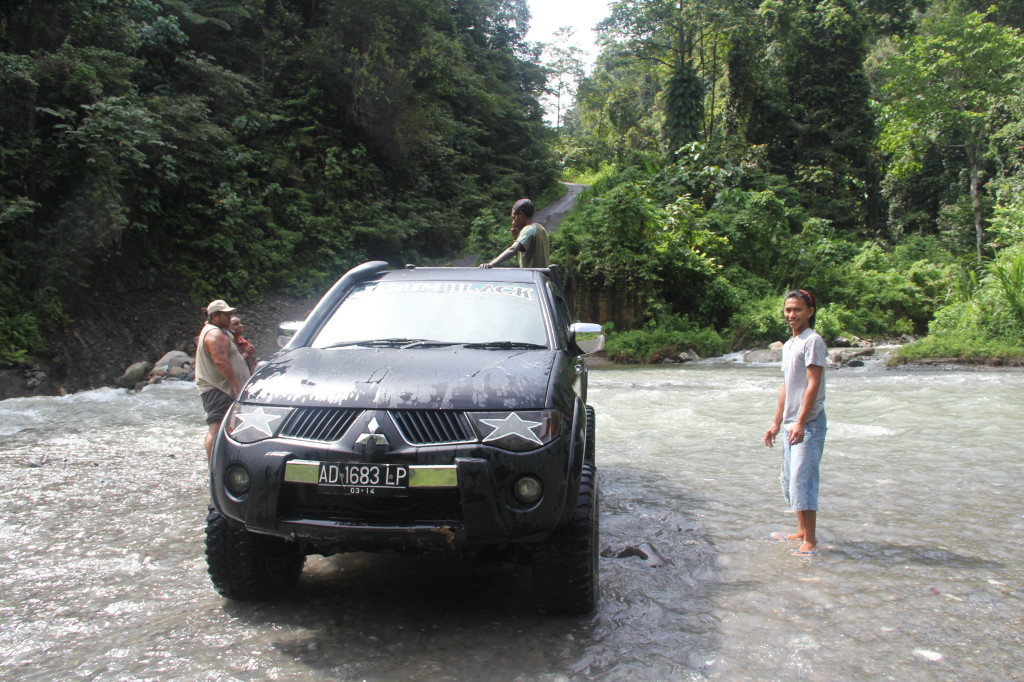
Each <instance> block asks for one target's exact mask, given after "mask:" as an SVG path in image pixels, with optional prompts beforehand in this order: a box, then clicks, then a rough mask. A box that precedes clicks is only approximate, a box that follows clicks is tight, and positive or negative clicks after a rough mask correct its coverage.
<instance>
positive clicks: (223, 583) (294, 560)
mask: <svg viewBox="0 0 1024 682" xmlns="http://www.w3.org/2000/svg"><path fill="white" fill-rule="evenodd" d="M305 563H306V557H305V556H304V555H303V554H302V552H301V551H300V550H299V548H298V546H297V545H295V544H293V543H290V542H287V541H285V540H281V539H280V538H274V537H270V536H265V535H259V534H257V533H250V532H249V531H247V530H245V529H244V528H237V527H235V526H233V525H231V524H230V523H229V522H228V520H227V519H225V518H224V517H223V516H221V515H220V513H219V512H218V511H217V510H216V509H214V508H213V507H212V506H211V507H210V508H209V513H208V514H207V516H206V564H207V567H208V570H209V573H210V580H211V581H213V586H214V587H215V588H216V590H217V592H219V593H220V594H221V595H222V596H224V597H227V598H228V599H237V600H260V599H269V598H272V597H276V596H278V595H279V594H280V593H281V592H283V591H284V590H285V589H287V588H288V587H290V586H291V585H293V584H294V583H295V581H296V580H298V578H299V575H300V574H301V573H302V567H303V565H304V564H305Z"/></svg>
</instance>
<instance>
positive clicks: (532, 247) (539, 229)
mask: <svg viewBox="0 0 1024 682" xmlns="http://www.w3.org/2000/svg"><path fill="white" fill-rule="evenodd" d="M533 212H534V209H533V202H532V201H530V200H529V199H520V200H519V201H517V202H516V203H515V206H513V207H512V238H513V239H515V241H514V242H512V246H510V247H508V248H507V249H505V250H504V251H502V252H501V253H500V254H498V256H497V258H495V259H494V260H492V261H491V262H489V263H483V264H482V265H481V266H480V267H482V268H493V267H494V266H496V265H500V264H502V263H504V262H505V261H507V260H508V259H509V258H511V257H512V256H514V255H515V254H517V253H518V254H519V267H521V268H546V267H548V265H550V263H549V257H548V231H547V230H545V229H544V226H543V225H541V224H540V223H535V222H533Z"/></svg>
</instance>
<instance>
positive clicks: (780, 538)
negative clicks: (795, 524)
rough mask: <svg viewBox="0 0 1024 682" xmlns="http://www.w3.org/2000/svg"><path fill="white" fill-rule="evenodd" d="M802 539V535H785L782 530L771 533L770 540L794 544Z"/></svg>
mask: <svg viewBox="0 0 1024 682" xmlns="http://www.w3.org/2000/svg"><path fill="white" fill-rule="evenodd" d="M803 539H804V535H803V533H790V534H788V535H787V534H786V532H785V531H782V530H777V531H775V532H774V533H772V540H776V541H778V542H782V541H783V540H786V541H788V542H796V541H797V540H803Z"/></svg>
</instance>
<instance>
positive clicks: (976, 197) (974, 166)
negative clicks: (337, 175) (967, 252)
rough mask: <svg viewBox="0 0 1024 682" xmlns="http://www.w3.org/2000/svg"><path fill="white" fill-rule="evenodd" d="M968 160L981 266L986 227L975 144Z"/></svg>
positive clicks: (969, 151)
mask: <svg viewBox="0 0 1024 682" xmlns="http://www.w3.org/2000/svg"><path fill="white" fill-rule="evenodd" d="M967 159H968V160H969V161H970V163H971V207H972V208H973V209H974V232H975V241H976V244H977V247H978V265H981V244H982V237H983V236H984V231H985V227H984V223H983V220H982V217H981V196H980V192H979V189H978V150H977V149H976V148H975V145H973V144H968V145H967Z"/></svg>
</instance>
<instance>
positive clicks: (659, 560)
mask: <svg viewBox="0 0 1024 682" xmlns="http://www.w3.org/2000/svg"><path fill="white" fill-rule="evenodd" d="M601 556H603V557H605V558H606V559H626V558H629V557H637V558H638V559H640V560H642V561H643V562H644V564H646V565H647V566H649V567H651V568H658V567H660V566H664V565H665V564H666V563H668V562H667V561H666V559H665V558H664V557H663V556H661V554H659V553H658V552H657V550H655V549H654V547H653V546H651V544H650V543H649V542H644V543H641V544H639V545H618V546H608V547H605V548H604V549H602V550H601Z"/></svg>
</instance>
